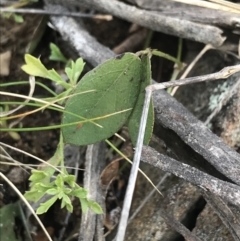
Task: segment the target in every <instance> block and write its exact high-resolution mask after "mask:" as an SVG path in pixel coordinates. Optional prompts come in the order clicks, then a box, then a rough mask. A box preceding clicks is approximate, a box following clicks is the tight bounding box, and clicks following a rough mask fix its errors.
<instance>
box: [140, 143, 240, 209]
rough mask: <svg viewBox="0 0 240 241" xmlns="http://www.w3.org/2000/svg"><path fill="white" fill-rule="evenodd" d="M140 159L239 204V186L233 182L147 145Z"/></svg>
mask: <svg viewBox="0 0 240 241" xmlns="http://www.w3.org/2000/svg"><path fill="white" fill-rule="evenodd" d="M141 160H142V161H144V162H147V163H149V164H151V165H153V166H155V167H157V168H159V169H161V170H163V171H166V172H170V173H172V174H174V175H176V176H178V177H180V178H183V179H184V180H186V181H188V182H191V183H192V184H194V185H196V186H198V187H200V188H202V189H203V190H205V191H208V192H210V193H212V194H215V195H217V196H219V197H221V198H223V199H224V200H226V201H228V202H231V203H232V204H234V205H240V187H239V186H237V185H235V184H232V183H229V182H224V181H222V180H220V179H217V178H214V177H212V176H210V175H208V174H206V173H204V172H202V171H200V170H198V169H196V168H194V167H191V166H189V165H187V164H184V163H181V162H178V161H176V160H174V159H173V158H170V157H168V156H165V155H163V154H160V153H158V152H157V151H155V150H154V149H153V148H151V147H148V146H144V147H143V151H142V156H141Z"/></svg>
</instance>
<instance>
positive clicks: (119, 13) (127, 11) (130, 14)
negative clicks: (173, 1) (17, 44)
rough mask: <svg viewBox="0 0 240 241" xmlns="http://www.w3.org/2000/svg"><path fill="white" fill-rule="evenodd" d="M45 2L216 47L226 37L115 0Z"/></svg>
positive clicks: (208, 28)
mask: <svg viewBox="0 0 240 241" xmlns="http://www.w3.org/2000/svg"><path fill="white" fill-rule="evenodd" d="M46 2H47V3H49V4H51V3H52V4H59V5H62V6H65V7H67V6H68V5H69V4H70V5H71V6H85V7H88V8H90V9H95V10H98V11H100V12H103V13H109V14H112V15H114V16H116V17H119V18H121V19H124V20H127V21H129V22H132V23H136V24H138V25H141V26H143V27H146V28H149V29H152V30H154V31H158V32H163V33H166V34H170V35H175V36H178V37H180V38H187V39H191V40H194V41H198V42H202V43H205V44H211V45H213V46H216V47H217V46H221V45H222V44H223V42H224V40H225V39H226V38H225V37H223V36H222V30H221V29H219V28H218V27H214V26H210V25H203V24H199V23H194V22H190V21H188V20H184V19H177V18H174V17H168V16H164V15H161V13H157V14H156V13H153V12H151V11H146V10H141V9H139V8H136V7H133V6H130V5H127V4H125V3H122V2H119V1H115V0H112V1H108V0H92V1H89V0H82V1H78V0H70V1H68V2H67V5H66V1H63V0H46ZM49 11H50V10H49ZM51 11H52V10H51Z"/></svg>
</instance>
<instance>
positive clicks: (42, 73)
mask: <svg viewBox="0 0 240 241" xmlns="http://www.w3.org/2000/svg"><path fill="white" fill-rule="evenodd" d="M24 58H25V62H26V64H25V65H23V66H22V70H23V71H25V72H26V73H27V74H29V75H33V76H38V77H42V78H47V76H48V70H47V69H46V68H45V66H44V65H43V64H42V62H41V61H40V59H37V58H35V57H34V56H32V55H30V54H25V57H24Z"/></svg>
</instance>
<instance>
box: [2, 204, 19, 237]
mask: <svg viewBox="0 0 240 241" xmlns="http://www.w3.org/2000/svg"><path fill="white" fill-rule="evenodd" d="M16 217H20V211H19V203H17V202H16V203H11V204H8V205H4V206H3V207H1V208H0V224H1V225H0V240H4V241H19V240H20V239H19V238H18V237H16V233H15V231H16V226H15V219H16ZM1 238H3V239H1Z"/></svg>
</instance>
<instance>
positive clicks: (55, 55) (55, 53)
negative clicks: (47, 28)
mask: <svg viewBox="0 0 240 241" xmlns="http://www.w3.org/2000/svg"><path fill="white" fill-rule="evenodd" d="M50 49H51V54H50V56H49V59H50V60H54V61H59V62H63V63H65V64H66V63H67V62H68V60H67V58H66V57H65V56H64V55H63V54H62V52H61V50H60V49H59V48H58V46H57V45H55V44H54V43H50Z"/></svg>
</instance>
